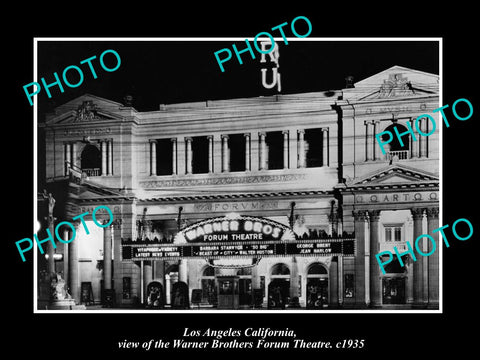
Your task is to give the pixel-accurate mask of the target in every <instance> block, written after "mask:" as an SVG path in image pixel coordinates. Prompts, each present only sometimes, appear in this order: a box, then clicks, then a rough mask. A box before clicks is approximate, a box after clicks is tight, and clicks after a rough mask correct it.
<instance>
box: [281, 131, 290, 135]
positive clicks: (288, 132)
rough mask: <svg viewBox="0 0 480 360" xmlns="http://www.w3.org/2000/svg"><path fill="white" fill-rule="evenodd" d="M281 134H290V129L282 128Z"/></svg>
mask: <svg viewBox="0 0 480 360" xmlns="http://www.w3.org/2000/svg"><path fill="white" fill-rule="evenodd" d="M282 134H283V135H285V134H286V135H288V134H290V131H289V130H282Z"/></svg>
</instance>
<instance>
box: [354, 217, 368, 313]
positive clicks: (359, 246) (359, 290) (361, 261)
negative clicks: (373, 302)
mask: <svg viewBox="0 0 480 360" xmlns="http://www.w3.org/2000/svg"><path fill="white" fill-rule="evenodd" d="M353 217H354V222H355V224H354V226H355V239H356V246H355V279H354V282H355V305H356V307H360V308H361V307H366V306H367V303H366V293H365V219H366V212H365V211H363V210H355V211H353Z"/></svg>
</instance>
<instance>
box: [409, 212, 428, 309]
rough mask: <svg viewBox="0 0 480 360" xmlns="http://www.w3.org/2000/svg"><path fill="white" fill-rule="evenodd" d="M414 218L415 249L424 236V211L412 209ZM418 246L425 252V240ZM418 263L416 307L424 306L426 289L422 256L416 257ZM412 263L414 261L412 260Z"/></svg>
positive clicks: (415, 280)
mask: <svg viewBox="0 0 480 360" xmlns="http://www.w3.org/2000/svg"><path fill="white" fill-rule="evenodd" d="M411 212H412V217H413V241H412V242H413V245H412V248H414V247H415V246H414V244H415V240H416V239H417V238H418V237H419V236H420V235H422V233H423V232H422V220H423V209H419V208H413V209H411ZM418 245H419V246H420V247H421V249H422V251H423V246H422V245H423V239H422V240H421V241H419V243H418ZM415 257H416V259H417V260H416V261H414V262H413V303H414V305H415V306H423V305H424V299H425V297H424V288H423V275H424V274H423V259H424V257H423V256H421V255H418V256H415ZM411 261H412V260H411Z"/></svg>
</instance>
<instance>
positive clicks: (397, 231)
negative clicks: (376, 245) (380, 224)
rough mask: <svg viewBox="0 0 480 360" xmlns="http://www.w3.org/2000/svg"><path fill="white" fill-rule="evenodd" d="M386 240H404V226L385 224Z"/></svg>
mask: <svg viewBox="0 0 480 360" xmlns="http://www.w3.org/2000/svg"><path fill="white" fill-rule="evenodd" d="M385 241H386V242H392V241H396V242H400V241H402V226H398V225H385Z"/></svg>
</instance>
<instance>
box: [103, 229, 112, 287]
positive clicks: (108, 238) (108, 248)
mask: <svg viewBox="0 0 480 360" xmlns="http://www.w3.org/2000/svg"><path fill="white" fill-rule="evenodd" d="M106 223H107V221H106V220H105V224H106ZM103 286H104V289H105V290H110V289H111V288H112V225H110V226H107V227H105V228H103Z"/></svg>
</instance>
